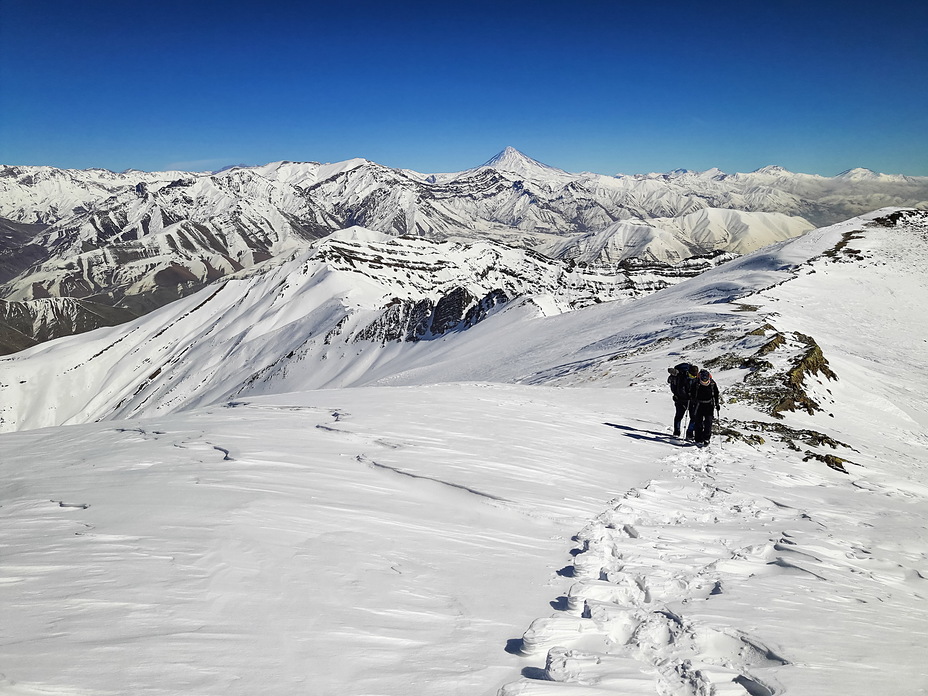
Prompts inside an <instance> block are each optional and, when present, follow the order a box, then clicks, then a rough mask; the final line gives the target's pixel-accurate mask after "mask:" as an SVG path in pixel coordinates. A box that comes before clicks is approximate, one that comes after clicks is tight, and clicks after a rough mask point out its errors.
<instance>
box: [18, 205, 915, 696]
mask: <svg viewBox="0 0 928 696" xmlns="http://www.w3.org/2000/svg"><path fill="white" fill-rule="evenodd" d="M401 261H402V263H401ZM926 264H928V222H926V216H925V213H919V212H914V211H903V210H886V211H881V212H879V213H877V214H873V215H868V216H865V217H862V218H857V219H853V220H849V221H847V222H845V223H841V224H838V225H834V226H832V227H830V228H823V229H819V230H815V231H813V232H811V233H809V234H807V235H804V236H802V237H799V238H795V239H791V240H787V241H783V242H780V243H778V244H776V245H773V246H772V247H769V248H766V249H764V250H761V251H759V252H755V253H753V254H749V255H746V256H743V257H740V258H736V259H733V260H730V261H728V262H726V263H722V264H720V265H718V266H717V267H715V268H712V269H709V270H706V271H705V272H704V273H701V274H699V275H698V276H696V277H692V278H690V279H688V280H684V281H682V282H679V283H677V284H675V285H673V286H672V287H667V288H664V289H663V290H660V291H658V292H655V293H652V294H649V295H647V296H644V297H640V298H638V299H633V300H632V299H629V298H624V299H619V300H616V301H603V302H598V303H595V302H594V303H593V304H587V306H580V305H583V304H584V303H588V302H589V300H590V298H591V297H595V296H596V295H597V293H599V292H602V291H603V288H601V287H600V286H599V285H598V283H599V280H598V278H597V276H596V274H594V273H581V272H580V270H579V266H578V267H575V268H571V267H570V266H569V265H564V264H561V265H558V264H552V263H551V262H545V261H544V259H540V258H538V257H536V256H533V255H531V254H525V253H524V252H522V251H517V250H514V249H511V248H510V249H507V248H503V247H497V246H495V245H492V244H470V245H468V244H461V243H445V244H437V243H434V242H428V241H426V240H414V243H409V240H402V239H397V240H394V239H391V238H389V237H384V236H381V235H378V234H377V233H374V232H370V231H366V230H357V229H356V230H352V231H350V232H344V233H341V234H337V235H334V236H333V237H331V238H329V239H327V240H326V241H325V242H323V243H322V244H320V245H319V247H318V249H317V250H316V252H315V256H314V255H312V254H309V255H303V256H298V257H295V258H294V259H293V260H292V261H290V262H289V263H287V264H285V265H282V266H281V267H280V268H279V269H278V272H275V273H258V272H252V273H244V274H241V275H239V276H237V277H236V278H235V279H234V280H229V281H228V282H225V283H222V284H217V285H216V286H215V287H212V288H208V289H207V290H206V291H204V292H201V293H198V294H197V295H195V296H191V297H187V298H184V299H182V300H180V301H179V302H178V303H175V304H173V305H171V306H169V307H166V308H162V309H161V310H159V311H157V312H154V313H152V314H149V315H147V316H146V317H143V318H141V319H139V320H137V321H135V322H133V323H130V324H125V325H121V326H118V327H114V328H112V329H106V330H100V331H97V332H91V333H89V334H84V335H81V336H74V337H70V338H67V339H62V340H59V341H54V342H51V343H44V344H41V345H39V346H36V347H34V348H31V349H29V350H27V351H25V352H24V353H21V354H18V355H16V356H13V357H10V358H6V359H5V360H3V361H0V405H2V406H3V408H4V409H5V410H4V411H3V412H2V416H3V418H4V419H5V421H4V427H6V428H12V427H16V428H19V429H20V430H21V431H20V432H12V433H4V434H2V435H0V477H2V479H3V481H4V483H5V485H4V486H3V487H2V489H0V509H2V510H3V514H4V521H3V549H4V550H3V554H2V556H0V586H2V587H3V588H4V596H3V621H0V665H2V675H0V691H3V692H9V693H11V694H48V693H86V694H111V693H127V692H130V693H141V692H145V693H149V694H152V695H155V696H157V695H160V694H165V695H167V694H177V693H197V694H204V695H209V694H223V696H229V695H231V696H237V695H238V694H242V695H244V694H255V693H302V692H307V691H309V692H312V693H320V694H340V695H341V696H367V695H369V694H373V693H376V694H383V695H384V696H407V695H408V694H409V693H411V692H414V693H421V694H442V696H445V695H450V696H465V695H467V696H472V695H473V694H480V695H482V696H493V695H494V694H502V695H503V696H515V695H517V694H525V695H526V696H567V695H568V694H570V695H572V696H583V695H584V694H590V695H591V696H593V695H597V694H607V693H609V694H615V693H623V694H651V695H653V694H663V695H665V696H711V695H712V694H716V695H719V696H722V695H724V696H745V695H746V694H747V696H758V694H760V695H762V696H789V695H793V696H806V695H808V694H822V695H828V696H830V695H832V694H834V695H835V696H837V695H839V694H840V695H844V694H883V693H893V694H895V693H918V691H919V690H920V689H921V687H922V684H923V683H924V659H923V658H924V654H925V649H926V646H928V635H926V631H925V625H926V622H928V609H926V607H928V605H926V603H925V597H926V593H928V522H926V520H928V470H926V466H925V457H924V453H925V451H926V448H928V437H926V432H928V430H926V429H928V405H926V402H925V399H924V398H923V396H922V395H923V394H924V393H925V390H926V389H928V382H926V375H928V364H926V358H925V350H924V349H925V345H926V341H928V325H926V324H925V323H924V322H918V321H914V320H913V317H916V316H918V315H919V312H920V311H921V308H922V307H923V306H924V304H925V302H926V299H928V280H926V275H925V273H924V268H925V265H926ZM562 274H566V275H567V276H571V274H572V277H573V278H574V280H575V281H576V283H577V285H576V288H575V292H574V293H561V294H558V293H554V294H551V293H550V292H548V291H549V290H550V289H551V288H562V287H564V282H563V281H564V278H563V277H562ZM462 279H463V280H465V281H466V282H465V283H463V284H462V283H460V282H459V281H460V280H462ZM507 283H508V285H507ZM526 286H529V287H531V288H532V289H533V290H534V292H533V293H524V292H523V291H524V289H525V287H526ZM520 288H521V290H520ZM494 289H496V290H498V291H499V292H500V293H502V294H504V295H505V296H506V298H507V299H506V300H503V299H502V296H497V297H499V299H500V302H499V303H497V304H493V305H492V306H489V303H488V306H487V309H486V314H485V316H484V317H483V318H482V319H481V320H479V321H477V322H476V323H474V324H472V325H467V326H466V328H462V327H463V325H464V324H466V320H465V321H464V322H463V324H462V323H457V324H455V322H454V321H453V319H456V318H459V317H462V314H463V316H464V317H466V315H467V310H466V307H468V306H470V304H471V303H475V302H477V299H478V298H487V297H489V296H491V295H492V291H493V290H494ZM518 293H522V294H518ZM445 298H451V299H450V300H448V299H445ZM426 300H427V301H428V303H430V304H428V305H426V304H424V301H426ZM443 301H444V304H443ZM390 303H393V305H392V306H404V307H407V308H412V307H426V306H429V307H431V309H430V310H429V313H426V312H425V311H422V313H421V314H420V315H418V316H420V317H425V316H426V315H428V317H429V318H430V321H431V323H430V324H429V325H430V326H435V323H434V322H435V321H436V320H438V324H437V326H439V327H443V328H447V329H448V330H446V331H444V332H443V333H434V332H430V333H424V334H421V335H419V334H417V333H415V332H414V334H415V335H414V336H409V335H406V336H405V338H404V339H403V340H392V339H391V340H386V341H385V340H384V339H383V337H379V338H378V339H377V340H372V339H368V338H360V339H359V336H361V334H362V333H363V332H364V331H365V330H366V329H367V328H368V327H370V326H372V325H375V324H376V323H377V322H378V321H382V317H383V315H384V311H383V308H384V307H386V306H388V305H390ZM577 303H579V305H577V306H578V308H576V309H573V310H571V311H565V310H567V309H569V307H571V306H574V305H575V304H577ZM473 306H476V305H473ZM439 307H441V308H442V309H441V311H438V308H439ZM439 318H440V319H439ZM389 325H390V326H391V327H393V328H396V327H398V326H401V325H400V324H396V323H390V324H389ZM417 325H419V324H417V323H407V324H403V325H402V326H405V327H407V328H408V327H410V326H417ZM414 339H415V340H414ZM682 361H691V362H695V363H698V364H699V365H702V366H711V371H712V372H713V374H714V377H715V379H716V381H717V382H718V384H719V385H720V388H721V390H722V395H723V399H722V401H723V403H722V408H721V414H720V423H719V428H718V431H717V432H716V433H714V434H713V437H712V442H711V444H710V445H709V447H708V448H704V449H696V448H695V447H691V446H689V445H688V444H687V443H685V442H684V441H681V440H680V439H678V438H674V437H672V436H671V435H670V423H671V418H672V415H673V405H672V402H671V399H670V394H669V391H668V387H667V384H666V378H667V374H668V373H667V368H668V367H669V366H672V365H675V364H677V363H679V362H682ZM364 385H367V386H364ZM342 386H353V387H356V388H350V389H348V388H339V387H342ZM316 387H330V388H326V389H316ZM783 390H785V391H784V393H786V395H787V396H788V397H789V398H790V399H792V401H793V404H794V405H795V406H796V408H795V409H794V410H791V409H789V408H783V409H773V408H770V405H771V403H772V399H768V398H767V397H768V396H771V395H773V396H779V395H780V393H781V391H783ZM803 399H808V401H807V402H806V401H803ZM813 402H814V407H813V408H806V407H805V406H804V404H812V403H813ZM777 403H780V402H779V401H778V402H777ZM197 407H198V408H197ZM96 420H102V421H103V422H92V421H96ZM63 422H70V423H72V424H73V425H70V427H66V428H61V427H52V428H45V429H42V430H27V429H26V428H33V427H37V426H39V425H53V424H55V423H63ZM140 656H142V657H143V658H144V659H140ZM243 656H246V657H245V658H243Z"/></svg>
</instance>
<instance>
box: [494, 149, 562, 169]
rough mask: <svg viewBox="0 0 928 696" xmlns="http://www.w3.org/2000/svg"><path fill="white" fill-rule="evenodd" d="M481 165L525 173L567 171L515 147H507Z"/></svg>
mask: <svg viewBox="0 0 928 696" xmlns="http://www.w3.org/2000/svg"><path fill="white" fill-rule="evenodd" d="M481 166H483V167H492V168H493V169H498V170H499V171H503V172H511V173H514V174H523V175H532V174H535V175H538V174H552V173H558V174H566V173H567V172H565V171H564V170H563V169H558V168H557V167H552V166H550V165H547V164H544V163H543V162H539V161H538V160H536V159H532V158H531V157H529V156H528V155H526V154H524V153H522V152H519V151H518V150H516V149H515V148H514V147H507V148H506V149H505V150H503V151H502V152H500V153H497V154H496V155H495V156H493V157H491V158H490V159H489V160H487V161H486V162H484V163H483V164H482V165H481Z"/></svg>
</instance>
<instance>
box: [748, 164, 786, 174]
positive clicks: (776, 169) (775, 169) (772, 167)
mask: <svg viewBox="0 0 928 696" xmlns="http://www.w3.org/2000/svg"><path fill="white" fill-rule="evenodd" d="M752 173H753V174H792V172H791V171H790V170H789V169H786V168H785V167H781V166H780V165H778V164H769V165H767V166H766V167H761V168H760V169H755V170H754V171H753V172H752Z"/></svg>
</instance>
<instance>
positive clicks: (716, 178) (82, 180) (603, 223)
mask: <svg viewBox="0 0 928 696" xmlns="http://www.w3.org/2000/svg"><path fill="white" fill-rule="evenodd" d="M887 205H902V206H916V207H919V206H921V207H924V206H928V177H921V178H919V177H905V176H895V175H884V174H876V173H873V172H870V171H869V170H862V169H857V170H851V171H849V172H845V173H844V174H841V175H839V176H836V177H821V176H813V175H806V174H795V173H791V172H788V171H786V170H784V169H782V168H779V167H765V168H763V169H760V170H757V171H756V172H752V173H750V174H730V175H729V174H724V173H722V172H720V171H718V170H710V171H707V172H689V171H683V170H679V171H675V172H671V173H667V174H648V175H634V176H625V175H616V176H605V175H599V174H591V173H579V174H573V173H569V172H565V171H562V170H560V169H556V168H554V167H550V166H548V165H545V164H542V163H540V162H538V161H536V160H534V159H532V158H530V157H528V156H526V155H524V154H522V153H520V152H518V151H517V150H515V149H513V148H507V149H505V150H504V151H503V152H501V153H500V154H498V155H497V156H495V157H493V158H492V159H490V160H489V161H487V162H486V163H485V164H484V165H482V166H479V167H476V168H473V169H469V170H466V171H462V172H453V173H445V174H422V173H419V172H414V171H410V170H398V169H391V168H388V167H385V166H382V165H379V164H377V163H374V162H371V161H368V160H364V159H354V160H348V161H345V162H340V163H335V164H319V163H295V162H276V163H272V164H267V165H263V166H257V167H242V166H236V167H231V168H228V169H225V170H222V171H219V172H201V173H190V172H177V171H172V172H156V173H147V172H141V171H131V170H130V171H126V172H122V173H118V174H117V173H113V172H109V171H106V170H100V169H91V170H60V169H54V168H51V167H33V166H5V167H0V239H2V249H0V350H3V351H5V352H10V351H15V350H19V349H22V348H23V347H26V346H29V345H34V344H35V343H37V342H41V341H42V340H45V339H47V338H50V337H56V336H62V335H69V334H71V333H74V332H76V331H82V330H87V329H90V328H95V327H97V326H103V325H112V324H116V323H121V322H123V321H126V320H128V319H130V318H132V317H136V316H140V315H142V314H144V313H146V312H148V311H151V310H152V309H154V308H157V307H160V306H163V305H164V304H166V303H168V302H172V301H174V300H176V299H178V298H179V297H183V296H186V295H189V294H190V293H192V292H195V291H197V290H199V289H200V288H202V287H204V286H205V285H207V284H209V283H211V282H213V281H216V280H218V279H220V278H225V277H232V276H234V275H235V274H237V273H240V272H243V271H247V270H248V269H253V268H256V267H260V266H262V265H267V264H270V265H274V264H277V263H280V262H283V261H285V260H287V259H291V258H295V257H296V256H297V255H299V254H302V253H304V252H305V251H306V250H307V249H310V248H312V247H313V246H314V245H315V244H316V243H317V242H318V240H321V239H323V238H325V237H326V236H328V235H330V234H331V233H333V232H335V231H338V230H341V229H345V228H351V227H355V226H359V227H363V228H365V229H369V230H373V231H377V232H380V233H383V234H386V235H390V236H393V237H397V238H418V239H424V240H432V241H436V242H439V241H458V242H462V243H474V242H481V243H496V244H500V245H504V246H507V247H515V248H521V249H524V250H526V251H528V252H533V253H539V254H542V255H544V256H546V257H548V258H550V259H551V260H552V262H554V263H562V264H564V268H565V270H569V269H570V268H571V267H573V266H576V265H582V266H585V267H593V268H595V269H596V272H598V273H600V274H610V275H612V276H614V280H615V282H616V283H617V284H619V285H622V286H636V287H637V288H638V289H639V290H642V291H643V290H644V289H645V288H646V287H650V289H652V290H653V289H657V288H660V287H665V286H666V285H667V284H670V283H673V282H676V281H677V280H679V279H680V278H683V277H688V276H691V275H692V274H693V273H694V272H698V271H701V270H704V269H705V268H707V267H709V266H710V265H712V264H713V263H714V261H713V259H715V258H717V257H718V256H719V254H723V255H724V254H743V253H747V252H750V251H752V250H754V249H757V248H760V247H762V246H766V245H768V244H770V243H774V242H777V241H782V240H784V239H787V238H790V237H794V236H797V235H799V234H802V233H804V232H806V231H808V230H809V229H812V228H813V227H814V226H815V225H819V224H827V223H832V222H836V221H838V220H840V219H844V218H846V217H849V216H850V215H854V214H859V213H861V212H864V211H869V210H872V209H875V208H878V207H882V206H887ZM500 253H503V252H500ZM644 276H646V277H647V280H646V281H645V280H643V277H644Z"/></svg>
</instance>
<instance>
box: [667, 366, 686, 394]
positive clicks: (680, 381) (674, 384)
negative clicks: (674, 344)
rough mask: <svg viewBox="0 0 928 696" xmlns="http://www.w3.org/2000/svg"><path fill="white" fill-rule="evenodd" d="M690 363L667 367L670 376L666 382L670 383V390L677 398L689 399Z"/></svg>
mask: <svg viewBox="0 0 928 696" xmlns="http://www.w3.org/2000/svg"><path fill="white" fill-rule="evenodd" d="M689 371H690V364H689V363H680V364H679V365H677V366H676V367H668V368H667V372H669V373H670V376H669V377H668V378H667V384H669V385H670V392H671V393H672V394H673V395H674V397H675V398H677V399H689V392H690V389H689V387H690V382H691V380H690V377H689Z"/></svg>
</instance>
